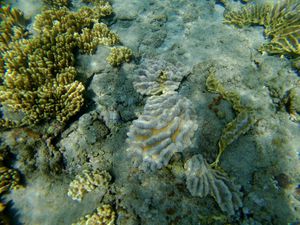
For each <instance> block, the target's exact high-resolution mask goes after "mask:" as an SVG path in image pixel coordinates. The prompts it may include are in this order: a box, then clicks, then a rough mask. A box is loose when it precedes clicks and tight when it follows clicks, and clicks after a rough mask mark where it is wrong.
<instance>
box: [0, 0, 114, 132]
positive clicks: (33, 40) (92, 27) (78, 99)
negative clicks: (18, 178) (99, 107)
mask: <svg viewBox="0 0 300 225" xmlns="http://www.w3.org/2000/svg"><path fill="white" fill-rule="evenodd" d="M111 13H112V7H111V5H110V4H109V3H108V2H104V1H95V3H94V5H91V6H90V7H87V6H84V7H82V8H80V9H79V10H78V11H77V12H73V11H70V10H69V9H67V8H66V7H62V8H58V9H50V10H45V11H43V12H42V13H41V14H40V15H37V16H36V18H35V21H34V23H33V28H34V30H35V31H36V33H35V34H34V35H31V36H29V35H28V32H27V30H26V29H25V26H24V25H23V24H24V19H23V18H22V13H21V12H20V11H19V10H16V9H12V8H10V7H9V6H5V7H3V8H1V9H0V16H1V19H2V20H1V26H0V28H1V36H0V54H1V57H0V79H1V80H0V102H1V104H2V106H3V109H4V112H6V113H4V117H3V119H2V120H0V125H1V126H4V127H14V126H22V125H32V124H36V123H38V122H40V121H43V120H50V119H55V120H57V121H59V122H62V123H65V122H66V121H68V119H69V118H70V117H71V116H73V115H74V114H76V113H77V112H78V111H79V110H80V108H81V107H82V105H83V101H84V99H83V92H84V86H83V84H82V83H81V82H79V81H76V80H75V78H76V75H77V71H76V68H75V53H76V51H77V49H78V48H79V50H80V51H81V52H82V53H87V54H92V53H93V52H95V50H96V48H97V46H98V45H108V46H111V45H114V44H116V43H118V42H119V38H118V36H117V35H116V34H114V33H113V32H111V31H110V30H109V28H108V27H107V26H106V25H105V24H104V23H101V22H100V19H101V18H102V17H104V16H108V15H110V14H111ZM7 112H8V113H7ZM8 115H10V117H9V116H8ZM12 115H13V116H12ZM11 117H13V118H11Z"/></svg>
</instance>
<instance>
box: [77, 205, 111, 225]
mask: <svg viewBox="0 0 300 225" xmlns="http://www.w3.org/2000/svg"><path fill="white" fill-rule="evenodd" d="M115 220H116V213H115V211H114V210H113V208H112V207H111V206H110V205H102V206H100V207H98V208H97V211H96V212H95V213H93V214H89V215H86V216H84V217H82V218H80V220H79V221H78V222H76V223H73V224H72V225H114V224H115Z"/></svg>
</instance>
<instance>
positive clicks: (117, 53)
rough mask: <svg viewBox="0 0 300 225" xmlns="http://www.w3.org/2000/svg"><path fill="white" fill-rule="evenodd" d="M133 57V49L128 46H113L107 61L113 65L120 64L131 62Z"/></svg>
mask: <svg viewBox="0 0 300 225" xmlns="http://www.w3.org/2000/svg"><path fill="white" fill-rule="evenodd" d="M131 57H132V51H131V49H129V48H127V47H118V48H117V47H112V48H111V52H110V54H109V56H108V57H107V61H108V63H109V64H110V65H112V66H119V65H121V64H122V63H123V62H129V61H130V60H131Z"/></svg>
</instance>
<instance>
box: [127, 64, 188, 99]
mask: <svg viewBox="0 0 300 225" xmlns="http://www.w3.org/2000/svg"><path fill="white" fill-rule="evenodd" d="M186 74H187V72H186V71H184V70H183V69H182V66H174V65H172V64H170V63H168V62H166V61H164V60H154V59H144V60H142V62H141V68H140V69H139V70H138V77H137V81H135V82H134V83H133V85H134V87H135V89H136V90H137V92H139V93H141V94H143V95H160V94H163V93H166V92H169V91H175V90H177V88H178V86H179V84H180V82H181V80H182V79H183V77H184V76H185V75H186Z"/></svg>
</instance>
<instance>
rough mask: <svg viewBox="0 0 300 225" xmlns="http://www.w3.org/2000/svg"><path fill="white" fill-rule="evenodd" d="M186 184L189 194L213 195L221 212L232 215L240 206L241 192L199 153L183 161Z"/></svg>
mask: <svg viewBox="0 0 300 225" xmlns="http://www.w3.org/2000/svg"><path fill="white" fill-rule="evenodd" d="M185 169H186V185H187V188H188V190H189V191H190V193H191V195H193V196H199V197H201V198H203V197H206V196H207V195H208V194H210V195H211V196H213V197H214V199H215V200H216V202H217V203H218V205H219V207H220V208H221V210H222V211H223V212H226V213H227V214H229V215H234V213H235V210H237V209H238V208H240V207H242V201H241V198H240V195H241V193H240V192H239V191H238V188H237V187H236V186H235V185H234V184H233V183H231V182H230V180H229V179H228V178H227V177H226V176H225V175H224V174H222V173H221V172H220V171H218V170H214V169H212V168H211V167H210V166H209V165H208V164H207V162H206V161H205V160H204V159H203V157H202V155H201V154H198V155H195V156H193V157H192V158H190V159H189V160H187V162H186V163H185Z"/></svg>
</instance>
